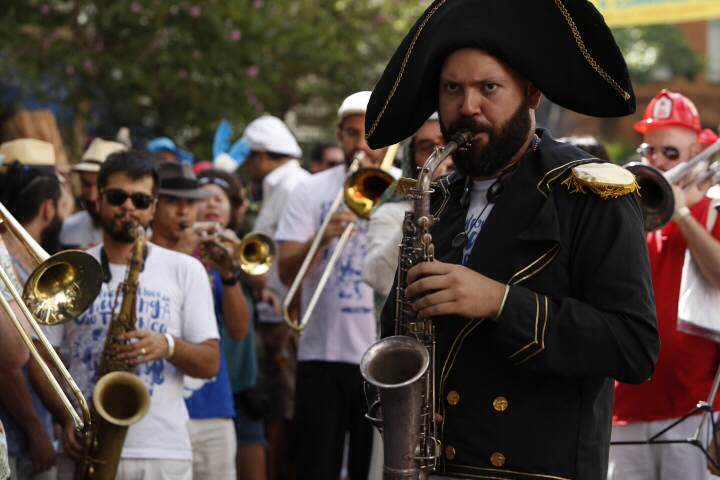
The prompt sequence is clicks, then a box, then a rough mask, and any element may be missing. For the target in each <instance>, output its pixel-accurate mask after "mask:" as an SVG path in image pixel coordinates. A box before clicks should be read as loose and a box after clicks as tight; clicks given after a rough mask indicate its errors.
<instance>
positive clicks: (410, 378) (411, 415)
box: [360, 131, 472, 480]
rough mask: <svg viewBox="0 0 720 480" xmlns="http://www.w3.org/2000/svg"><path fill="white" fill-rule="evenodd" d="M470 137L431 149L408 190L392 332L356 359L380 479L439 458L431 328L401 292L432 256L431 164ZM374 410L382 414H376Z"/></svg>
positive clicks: (418, 469) (413, 474)
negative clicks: (378, 442)
mask: <svg viewBox="0 0 720 480" xmlns="http://www.w3.org/2000/svg"><path fill="white" fill-rule="evenodd" d="M471 140H472V134H471V133H470V132H468V131H462V132H459V133H457V134H456V135H455V136H453V138H452V139H451V140H450V142H448V144H447V146H446V147H445V148H444V149H436V150H435V152H434V153H433V154H432V155H431V156H430V158H429V159H428V160H427V162H426V163H425V166H424V167H423V168H422V169H421V171H420V174H419V176H418V179H417V182H416V183H415V185H414V186H413V187H410V189H409V192H408V193H409V196H410V198H411V199H412V200H413V210H412V211H408V212H406V213H405V219H404V221H403V238H402V242H401V243H400V253H399V261H398V271H397V288H396V296H395V334H394V335H393V336H390V337H386V338H384V339H382V340H380V341H378V342H376V343H375V344H373V345H372V346H371V347H370V348H369V349H368V350H367V351H366V352H365V354H364V355H363V357H362V359H361V360H360V373H361V374H362V376H363V378H364V379H365V381H366V382H367V383H368V384H370V385H373V386H375V387H376V388H377V390H378V399H377V400H376V401H375V402H373V403H372V405H371V406H370V408H369V411H368V414H367V417H368V419H369V420H370V421H371V422H372V423H373V424H374V425H376V426H377V427H378V428H379V429H380V430H381V431H382V435H383V451H384V465H383V479H385V480H400V479H404V480H410V479H413V480H414V479H426V478H428V476H429V475H430V473H431V472H432V471H433V470H434V469H435V468H436V466H437V462H438V459H439V458H440V450H441V448H440V447H441V444H440V438H439V437H438V432H437V421H436V418H435V416H436V414H437V408H436V405H435V400H436V395H435V375H436V371H435V368H436V365H435V327H434V325H433V322H432V320H431V319H429V318H422V317H419V316H418V315H417V314H416V313H415V311H414V310H413V308H412V301H413V299H410V298H407V297H406V296H405V293H404V292H405V288H406V287H407V272H408V270H409V269H410V268H411V267H412V266H413V265H416V264H418V263H421V262H432V261H434V259H435V248H434V246H433V243H432V236H431V234H430V229H431V227H432V226H433V225H434V224H435V222H436V221H437V218H436V217H435V216H434V215H433V213H431V212H430V195H431V193H432V191H433V188H432V183H431V182H432V177H433V172H434V171H435V169H436V168H437V167H438V166H439V165H440V164H442V162H443V161H444V160H445V159H446V158H447V157H448V156H450V155H452V154H453V152H455V151H456V150H457V149H459V148H467V146H468V145H469V144H470V142H471ZM378 412H380V413H381V415H380V416H381V417H382V418H378Z"/></svg>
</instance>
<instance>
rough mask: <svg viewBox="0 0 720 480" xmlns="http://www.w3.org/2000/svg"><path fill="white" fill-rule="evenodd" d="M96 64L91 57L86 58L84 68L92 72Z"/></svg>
mask: <svg viewBox="0 0 720 480" xmlns="http://www.w3.org/2000/svg"><path fill="white" fill-rule="evenodd" d="M94 66H95V64H94V63H93V61H92V60H91V59H89V58H86V59H85V60H84V61H83V68H84V69H85V71H87V72H92V70H93V67H94Z"/></svg>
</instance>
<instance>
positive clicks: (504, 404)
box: [493, 397, 510, 412]
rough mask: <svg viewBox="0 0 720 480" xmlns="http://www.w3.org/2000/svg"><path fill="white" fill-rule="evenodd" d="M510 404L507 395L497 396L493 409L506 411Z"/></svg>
mask: <svg viewBox="0 0 720 480" xmlns="http://www.w3.org/2000/svg"><path fill="white" fill-rule="evenodd" d="M509 406H510V403H509V402H508V399H507V398H505V397H495V400H493V409H495V411H496V412H504V411H505V410H507V409H508V407H509Z"/></svg>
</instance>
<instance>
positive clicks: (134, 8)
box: [130, 2, 142, 13]
mask: <svg viewBox="0 0 720 480" xmlns="http://www.w3.org/2000/svg"><path fill="white" fill-rule="evenodd" d="M130 11H131V12H132V13H140V12H142V5H140V3H138V2H133V3H131V4H130Z"/></svg>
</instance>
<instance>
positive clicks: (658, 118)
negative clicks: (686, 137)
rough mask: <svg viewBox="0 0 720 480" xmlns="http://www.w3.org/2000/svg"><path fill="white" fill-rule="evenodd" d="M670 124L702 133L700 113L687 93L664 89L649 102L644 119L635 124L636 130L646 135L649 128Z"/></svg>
mask: <svg viewBox="0 0 720 480" xmlns="http://www.w3.org/2000/svg"><path fill="white" fill-rule="evenodd" d="M670 125H676V126H679V127H685V128H689V129H690V130H694V131H695V132H696V133H700V129H701V127H700V115H699V114H698V111H697V108H695V104H694V103H693V102H691V101H690V99H689V98H687V97H686V96H685V95H683V94H681V93H675V92H671V91H670V90H665V89H662V90H660V93H658V94H657V95H656V96H655V98H653V99H652V100H651V101H650V103H649V104H648V106H647V108H646V109H645V116H644V117H643V119H642V120H640V121H639V122H637V123H636V124H635V131H637V132H639V133H640V134H642V135H645V133H646V132H647V131H648V129H649V128H655V127H667V126H670Z"/></svg>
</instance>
